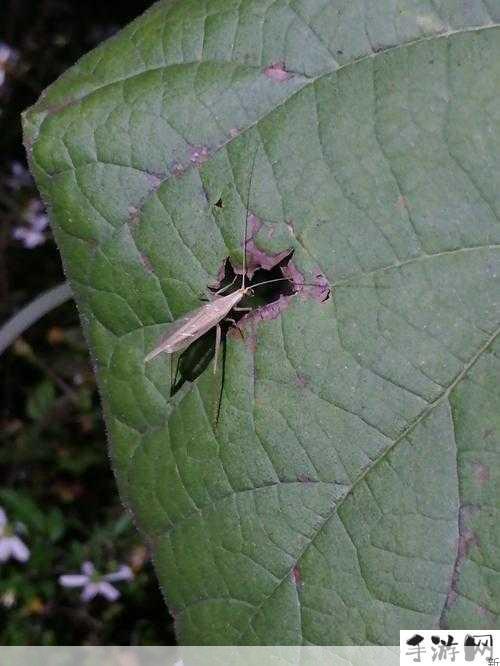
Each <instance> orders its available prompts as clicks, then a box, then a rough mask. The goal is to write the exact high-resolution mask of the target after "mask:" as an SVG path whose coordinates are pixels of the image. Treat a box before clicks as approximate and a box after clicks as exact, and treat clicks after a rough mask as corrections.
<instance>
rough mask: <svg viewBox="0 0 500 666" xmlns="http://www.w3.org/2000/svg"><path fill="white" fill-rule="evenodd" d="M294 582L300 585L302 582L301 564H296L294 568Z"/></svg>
mask: <svg viewBox="0 0 500 666" xmlns="http://www.w3.org/2000/svg"><path fill="white" fill-rule="evenodd" d="M292 583H293V584H294V585H297V586H299V585H300V584H301V583H302V576H301V574H300V569H299V565H298V564H296V565H295V566H294V567H293V569H292Z"/></svg>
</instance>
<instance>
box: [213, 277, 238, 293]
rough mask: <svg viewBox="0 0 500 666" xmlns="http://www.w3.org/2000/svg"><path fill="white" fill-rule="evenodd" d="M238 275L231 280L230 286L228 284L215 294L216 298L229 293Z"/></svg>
mask: <svg viewBox="0 0 500 666" xmlns="http://www.w3.org/2000/svg"><path fill="white" fill-rule="evenodd" d="M237 277H238V276H237V275H235V276H234V278H233V279H232V280H231V282H230V283H229V284H226V286H225V287H222V289H219V291H216V292H215V294H216V296H219V295H220V294H223V293H224V292H225V291H227V290H228V289H229V288H230V287H232V286H233V284H234V283H235V282H236V279H237Z"/></svg>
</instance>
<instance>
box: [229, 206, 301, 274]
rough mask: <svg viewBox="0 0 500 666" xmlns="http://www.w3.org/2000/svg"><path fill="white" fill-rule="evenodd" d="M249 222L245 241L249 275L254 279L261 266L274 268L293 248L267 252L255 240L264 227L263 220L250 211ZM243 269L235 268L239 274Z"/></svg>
mask: <svg viewBox="0 0 500 666" xmlns="http://www.w3.org/2000/svg"><path fill="white" fill-rule="evenodd" d="M247 224H248V236H247V239H246V243H245V248H246V256H247V275H248V277H249V278H250V279H252V277H253V274H254V273H255V271H256V270H258V269H260V268H262V269H264V270H266V271H270V270H272V269H273V268H274V267H275V266H277V265H278V264H279V263H280V262H281V261H283V259H285V258H286V257H287V256H288V255H289V254H290V253H291V250H290V249H288V250H283V251H282V252H277V253H275V254H268V253H267V252H264V251H263V250H261V249H260V248H258V247H257V245H256V244H255V241H254V238H255V236H256V235H257V234H258V232H259V231H260V229H261V227H262V220H260V219H259V218H258V217H257V216H256V215H254V214H253V213H250V214H249V216H248V218H247ZM242 270H243V269H242V268H241V269H239V270H238V269H235V271H236V272H237V273H239V274H241V272H242Z"/></svg>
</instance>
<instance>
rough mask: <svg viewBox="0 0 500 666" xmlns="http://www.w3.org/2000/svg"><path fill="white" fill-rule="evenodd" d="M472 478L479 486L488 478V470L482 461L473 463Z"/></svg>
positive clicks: (486, 481)
mask: <svg viewBox="0 0 500 666" xmlns="http://www.w3.org/2000/svg"><path fill="white" fill-rule="evenodd" d="M474 479H475V481H476V483H477V484H478V485H480V486H484V484H485V483H488V481H489V480H490V470H489V468H488V467H486V465H483V464H482V463H474Z"/></svg>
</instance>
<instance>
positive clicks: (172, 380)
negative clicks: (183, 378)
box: [169, 354, 181, 395]
mask: <svg viewBox="0 0 500 666" xmlns="http://www.w3.org/2000/svg"><path fill="white" fill-rule="evenodd" d="M169 356H170V395H173V393H174V389H175V386H176V384H177V374H178V372H179V364H180V360H181V355H180V354H176V361H177V363H176V364H175V374H172V370H173V362H174V359H173V356H174V355H173V354H169Z"/></svg>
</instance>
